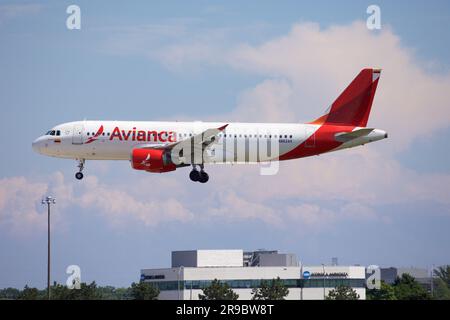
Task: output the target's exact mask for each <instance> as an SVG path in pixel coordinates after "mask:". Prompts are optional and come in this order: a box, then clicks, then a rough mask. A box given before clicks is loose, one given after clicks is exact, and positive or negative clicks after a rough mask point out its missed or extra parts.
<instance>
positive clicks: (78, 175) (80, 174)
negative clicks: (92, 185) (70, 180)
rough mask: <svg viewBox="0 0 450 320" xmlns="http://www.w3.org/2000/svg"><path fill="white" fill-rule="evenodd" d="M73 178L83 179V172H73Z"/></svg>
mask: <svg viewBox="0 0 450 320" xmlns="http://www.w3.org/2000/svg"><path fill="white" fill-rule="evenodd" d="M75 178H77V179H78V180H81V179H83V173H81V172H77V173H75Z"/></svg>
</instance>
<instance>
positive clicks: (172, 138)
mask: <svg viewBox="0 0 450 320" xmlns="http://www.w3.org/2000/svg"><path fill="white" fill-rule="evenodd" d="M115 139H117V140H120V141H141V142H142V141H144V142H158V141H159V142H176V141H177V134H176V132H175V131H159V132H158V131H155V130H152V131H149V130H138V129H136V127H134V128H133V129H132V130H121V129H120V128H119V127H115V128H114V129H113V130H112V132H111V135H110V137H109V140H111V141H112V140H115Z"/></svg>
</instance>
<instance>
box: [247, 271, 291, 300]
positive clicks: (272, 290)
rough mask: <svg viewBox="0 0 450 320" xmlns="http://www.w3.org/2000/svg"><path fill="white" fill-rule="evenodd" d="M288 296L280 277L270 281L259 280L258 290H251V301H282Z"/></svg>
mask: <svg viewBox="0 0 450 320" xmlns="http://www.w3.org/2000/svg"><path fill="white" fill-rule="evenodd" d="M288 294H289V289H288V288H286V286H285V285H284V283H283V281H281V279H280V277H277V278H276V279H273V280H271V281H266V280H261V285H260V288H253V290H252V295H253V297H252V300H284V298H285V297H286V296H287V295H288Z"/></svg>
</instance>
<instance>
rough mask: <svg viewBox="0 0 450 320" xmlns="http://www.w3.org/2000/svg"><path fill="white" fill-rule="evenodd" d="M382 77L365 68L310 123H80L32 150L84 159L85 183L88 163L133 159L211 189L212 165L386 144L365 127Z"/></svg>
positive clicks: (141, 166) (58, 129)
mask: <svg viewBox="0 0 450 320" xmlns="http://www.w3.org/2000/svg"><path fill="white" fill-rule="evenodd" d="M379 78H380V70H379V69H363V70H362V71H361V72H360V73H359V74H358V76H357V77H356V78H355V79H354V80H353V81H352V82H351V83H350V85H349V86H348V87H347V88H346V89H345V90H344V91H343V92H342V94H341V95H340V96H339V97H338V98H337V99H336V101H334V103H333V104H332V105H331V106H330V108H329V110H328V112H326V113H325V114H324V115H323V116H321V117H320V118H318V119H316V120H314V121H312V122H309V123H305V124H299V123H216V122H151V121H77V122H69V123H63V124H60V125H57V126H55V127H54V128H52V129H51V130H49V131H48V132H47V133H46V134H45V135H43V136H41V137H39V138H38V139H36V140H35V141H34V142H33V149H34V150H35V151H36V152H38V153H41V154H44V155H48V156H52V157H59V158H69V159H75V160H77V161H78V168H79V171H78V172H77V173H76V175H75V177H76V178H77V179H79V180H80V179H82V178H83V173H82V171H83V168H84V165H85V161H86V160H128V161H130V162H131V166H132V168H133V169H136V170H143V171H147V172H158V173H162V172H169V171H173V170H176V169H177V168H180V167H186V166H192V171H191V172H190V175H189V177H190V179H191V180H192V181H199V182H201V183H205V182H207V181H208V179H209V176H208V174H207V173H206V172H205V171H204V165H205V164H214V163H229V164H235V163H259V162H269V161H281V160H290V159H297V158H303V157H309V156H313V155H318V154H321V153H325V152H330V151H337V150H341V149H345V148H351V147H355V146H359V145H364V144H366V143H369V142H373V141H377V140H381V139H385V138H387V133H386V132H385V131H383V130H379V129H374V128H367V127H366V125H367V121H368V119H369V114H370V109H371V107H372V102H373V99H374V95H375V91H376V88H377V84H378V81H379ZM198 168H199V169H200V170H199V169H198Z"/></svg>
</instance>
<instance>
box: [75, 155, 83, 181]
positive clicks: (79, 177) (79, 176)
mask: <svg viewBox="0 0 450 320" xmlns="http://www.w3.org/2000/svg"><path fill="white" fill-rule="evenodd" d="M84 162H85V160H84V159H79V160H78V166H77V167H78V168H79V171H78V172H77V173H75V178H77V179H78V180H81V179H83V177H84V175H83V172H82V171H83V169H84Z"/></svg>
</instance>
